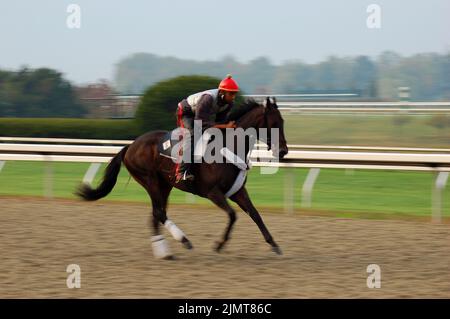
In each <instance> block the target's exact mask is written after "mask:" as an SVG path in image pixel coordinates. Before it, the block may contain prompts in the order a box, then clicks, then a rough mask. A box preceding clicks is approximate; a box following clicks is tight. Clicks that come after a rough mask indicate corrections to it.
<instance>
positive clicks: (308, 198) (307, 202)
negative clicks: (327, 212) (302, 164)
mask: <svg viewBox="0 0 450 319" xmlns="http://www.w3.org/2000/svg"><path fill="white" fill-rule="evenodd" d="M319 173H320V168H311V169H310V170H309V172H308V176H306V180H305V183H304V184H303V189H302V207H305V208H309V207H311V206H312V190H313V187H314V183H315V182H316V179H317V177H318V176H319Z"/></svg>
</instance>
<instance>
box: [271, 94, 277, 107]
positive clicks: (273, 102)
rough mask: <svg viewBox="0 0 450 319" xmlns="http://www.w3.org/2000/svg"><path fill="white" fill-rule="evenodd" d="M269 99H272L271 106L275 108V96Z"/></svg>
mask: <svg viewBox="0 0 450 319" xmlns="http://www.w3.org/2000/svg"><path fill="white" fill-rule="evenodd" d="M271 99H272V103H271V104H272V106H273V107H274V108H276V109H277V108H278V105H277V99H276V98H275V96H272V97H271Z"/></svg>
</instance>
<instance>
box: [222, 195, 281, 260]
mask: <svg viewBox="0 0 450 319" xmlns="http://www.w3.org/2000/svg"><path fill="white" fill-rule="evenodd" d="M230 199H231V200H232V201H234V202H236V204H238V205H239V207H241V208H242V210H243V211H244V212H246V213H247V214H249V215H250V217H251V219H253V221H254V222H255V223H256V225H258V227H259V230H260V231H261V233H262V234H263V236H264V239H265V240H266V242H267V243H268V244H269V245H270V246H272V250H273V251H274V252H275V253H277V254H278V255H281V249H280V247H278V245H277V243H276V242H275V241H274V240H273V238H272V235H271V234H270V232H269V230H268V229H267V227H266V225H264V222H263V220H262V218H261V216H260V215H259V213H258V210H257V209H256V208H255V206H253V203H252V201H251V200H250V197H249V196H248V193H247V190H246V189H245V187H242V188H241V189H240V190H239V191H238V192H237V193H236V194H234V195H233V196H231V197H230Z"/></svg>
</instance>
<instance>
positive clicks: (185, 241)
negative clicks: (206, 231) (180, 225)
mask: <svg viewBox="0 0 450 319" xmlns="http://www.w3.org/2000/svg"><path fill="white" fill-rule="evenodd" d="M181 243H182V244H183V247H184V248H186V249H192V248H194V246H192V244H191V242H190V241H189V239H187V238H186V237H184V238H183V239H182V240H181Z"/></svg>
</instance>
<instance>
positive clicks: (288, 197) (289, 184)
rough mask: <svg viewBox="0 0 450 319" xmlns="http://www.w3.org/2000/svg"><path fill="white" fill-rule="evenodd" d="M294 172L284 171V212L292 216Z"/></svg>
mask: <svg viewBox="0 0 450 319" xmlns="http://www.w3.org/2000/svg"><path fill="white" fill-rule="evenodd" d="M294 187H295V170H293V169H288V168H286V169H285V170H284V211H285V212H286V213H288V214H293V213H294V211H295V207H294Z"/></svg>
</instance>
